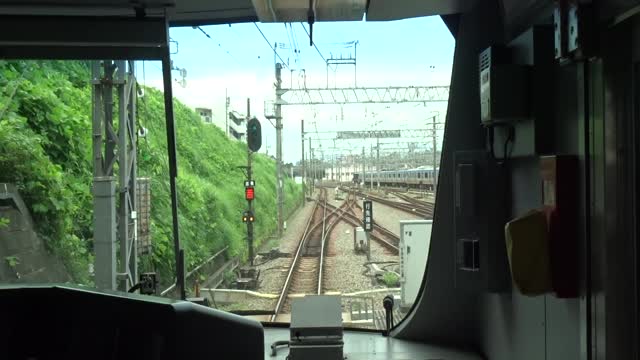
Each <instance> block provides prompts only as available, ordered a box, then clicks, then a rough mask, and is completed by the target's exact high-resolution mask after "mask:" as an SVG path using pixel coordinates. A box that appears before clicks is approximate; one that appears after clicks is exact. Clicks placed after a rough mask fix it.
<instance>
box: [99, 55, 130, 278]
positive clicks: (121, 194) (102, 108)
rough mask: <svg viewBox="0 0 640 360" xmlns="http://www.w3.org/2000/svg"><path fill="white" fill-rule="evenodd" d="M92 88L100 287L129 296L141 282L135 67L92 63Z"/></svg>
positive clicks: (124, 64) (126, 64)
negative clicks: (115, 110) (138, 238)
mask: <svg viewBox="0 0 640 360" xmlns="http://www.w3.org/2000/svg"><path fill="white" fill-rule="evenodd" d="M91 83H92V85H93V89H92V90H93V162H94V174H93V175H94V214H95V215H94V216H95V226H94V242H95V252H96V254H95V276H96V286H97V287H98V288H102V289H112V290H116V289H119V290H123V291H127V290H128V289H129V288H130V287H131V286H133V284H135V282H136V281H137V260H138V257H137V255H138V251H137V249H136V241H135V238H136V232H135V226H134V222H135V220H136V201H135V199H136V80H135V74H134V66H133V62H132V61H129V62H127V61H124V60H119V61H113V60H103V61H94V62H93V63H92V81H91ZM114 91H115V94H116V98H117V99H116V100H117V104H118V107H117V111H118V114H117V117H115V116H114V105H115V101H114ZM115 119H117V122H116V121H114V120H115ZM116 124H117V126H116ZM116 163H117V165H118V166H117V168H118V180H117V186H116V177H115V165H116ZM116 193H117V197H118V200H117V207H116ZM116 229H117V234H116ZM116 252H118V253H119V255H120V256H119V257H120V259H119V261H116Z"/></svg>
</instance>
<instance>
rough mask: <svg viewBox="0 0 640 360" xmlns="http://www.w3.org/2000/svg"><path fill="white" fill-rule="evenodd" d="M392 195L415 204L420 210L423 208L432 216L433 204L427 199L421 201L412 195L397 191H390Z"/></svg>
mask: <svg viewBox="0 0 640 360" xmlns="http://www.w3.org/2000/svg"><path fill="white" fill-rule="evenodd" d="M392 194H393V195H395V196H396V197H398V198H400V199H402V200H404V201H406V202H408V203H410V204H412V205H414V206H416V207H417V208H420V210H423V211H424V212H426V213H429V214H431V216H432V217H433V209H434V204H433V203H431V202H428V201H423V200H419V199H416V198H414V197H412V196H409V195H406V194H401V193H398V192H392Z"/></svg>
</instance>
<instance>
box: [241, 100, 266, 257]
mask: <svg viewBox="0 0 640 360" xmlns="http://www.w3.org/2000/svg"><path fill="white" fill-rule="evenodd" d="M260 147H262V126H261V125H260V121H258V119H256V118H251V108H250V102H249V99H247V180H245V182H244V197H245V199H246V200H247V208H248V210H245V211H244V213H243V214H242V221H243V222H244V223H246V224H247V243H248V247H249V264H250V265H253V258H254V252H253V222H254V221H255V215H254V214H253V200H254V199H255V185H256V182H255V180H253V174H252V169H251V156H252V155H253V153H254V152H257V151H258V150H260Z"/></svg>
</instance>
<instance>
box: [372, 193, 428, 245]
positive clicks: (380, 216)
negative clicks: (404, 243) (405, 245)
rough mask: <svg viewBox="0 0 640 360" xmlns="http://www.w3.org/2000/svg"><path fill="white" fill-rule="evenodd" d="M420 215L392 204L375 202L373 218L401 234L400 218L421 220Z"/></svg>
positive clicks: (381, 224) (379, 223)
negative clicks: (395, 207) (394, 206)
mask: <svg viewBox="0 0 640 360" xmlns="http://www.w3.org/2000/svg"><path fill="white" fill-rule="evenodd" d="M420 219H421V217H420V216H418V215H412V214H409V213H407V212H404V211H402V210H398V209H394V208H392V207H391V206H388V205H384V204H381V203H379V202H375V201H374V202H373V220H374V221H375V222H376V223H377V224H378V225H380V226H382V227H384V228H386V229H387V230H389V231H391V232H393V233H394V234H396V235H398V236H400V220H420Z"/></svg>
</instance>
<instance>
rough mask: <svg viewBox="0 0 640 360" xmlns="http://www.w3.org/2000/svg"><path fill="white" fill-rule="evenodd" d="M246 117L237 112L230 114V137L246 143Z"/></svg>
mask: <svg viewBox="0 0 640 360" xmlns="http://www.w3.org/2000/svg"><path fill="white" fill-rule="evenodd" d="M245 120H246V116H244V115H242V114H240V113H239V112H237V111H230V112H229V137H233V138H235V139H236V140H239V141H245V140H246V139H245V133H246V124H245Z"/></svg>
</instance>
